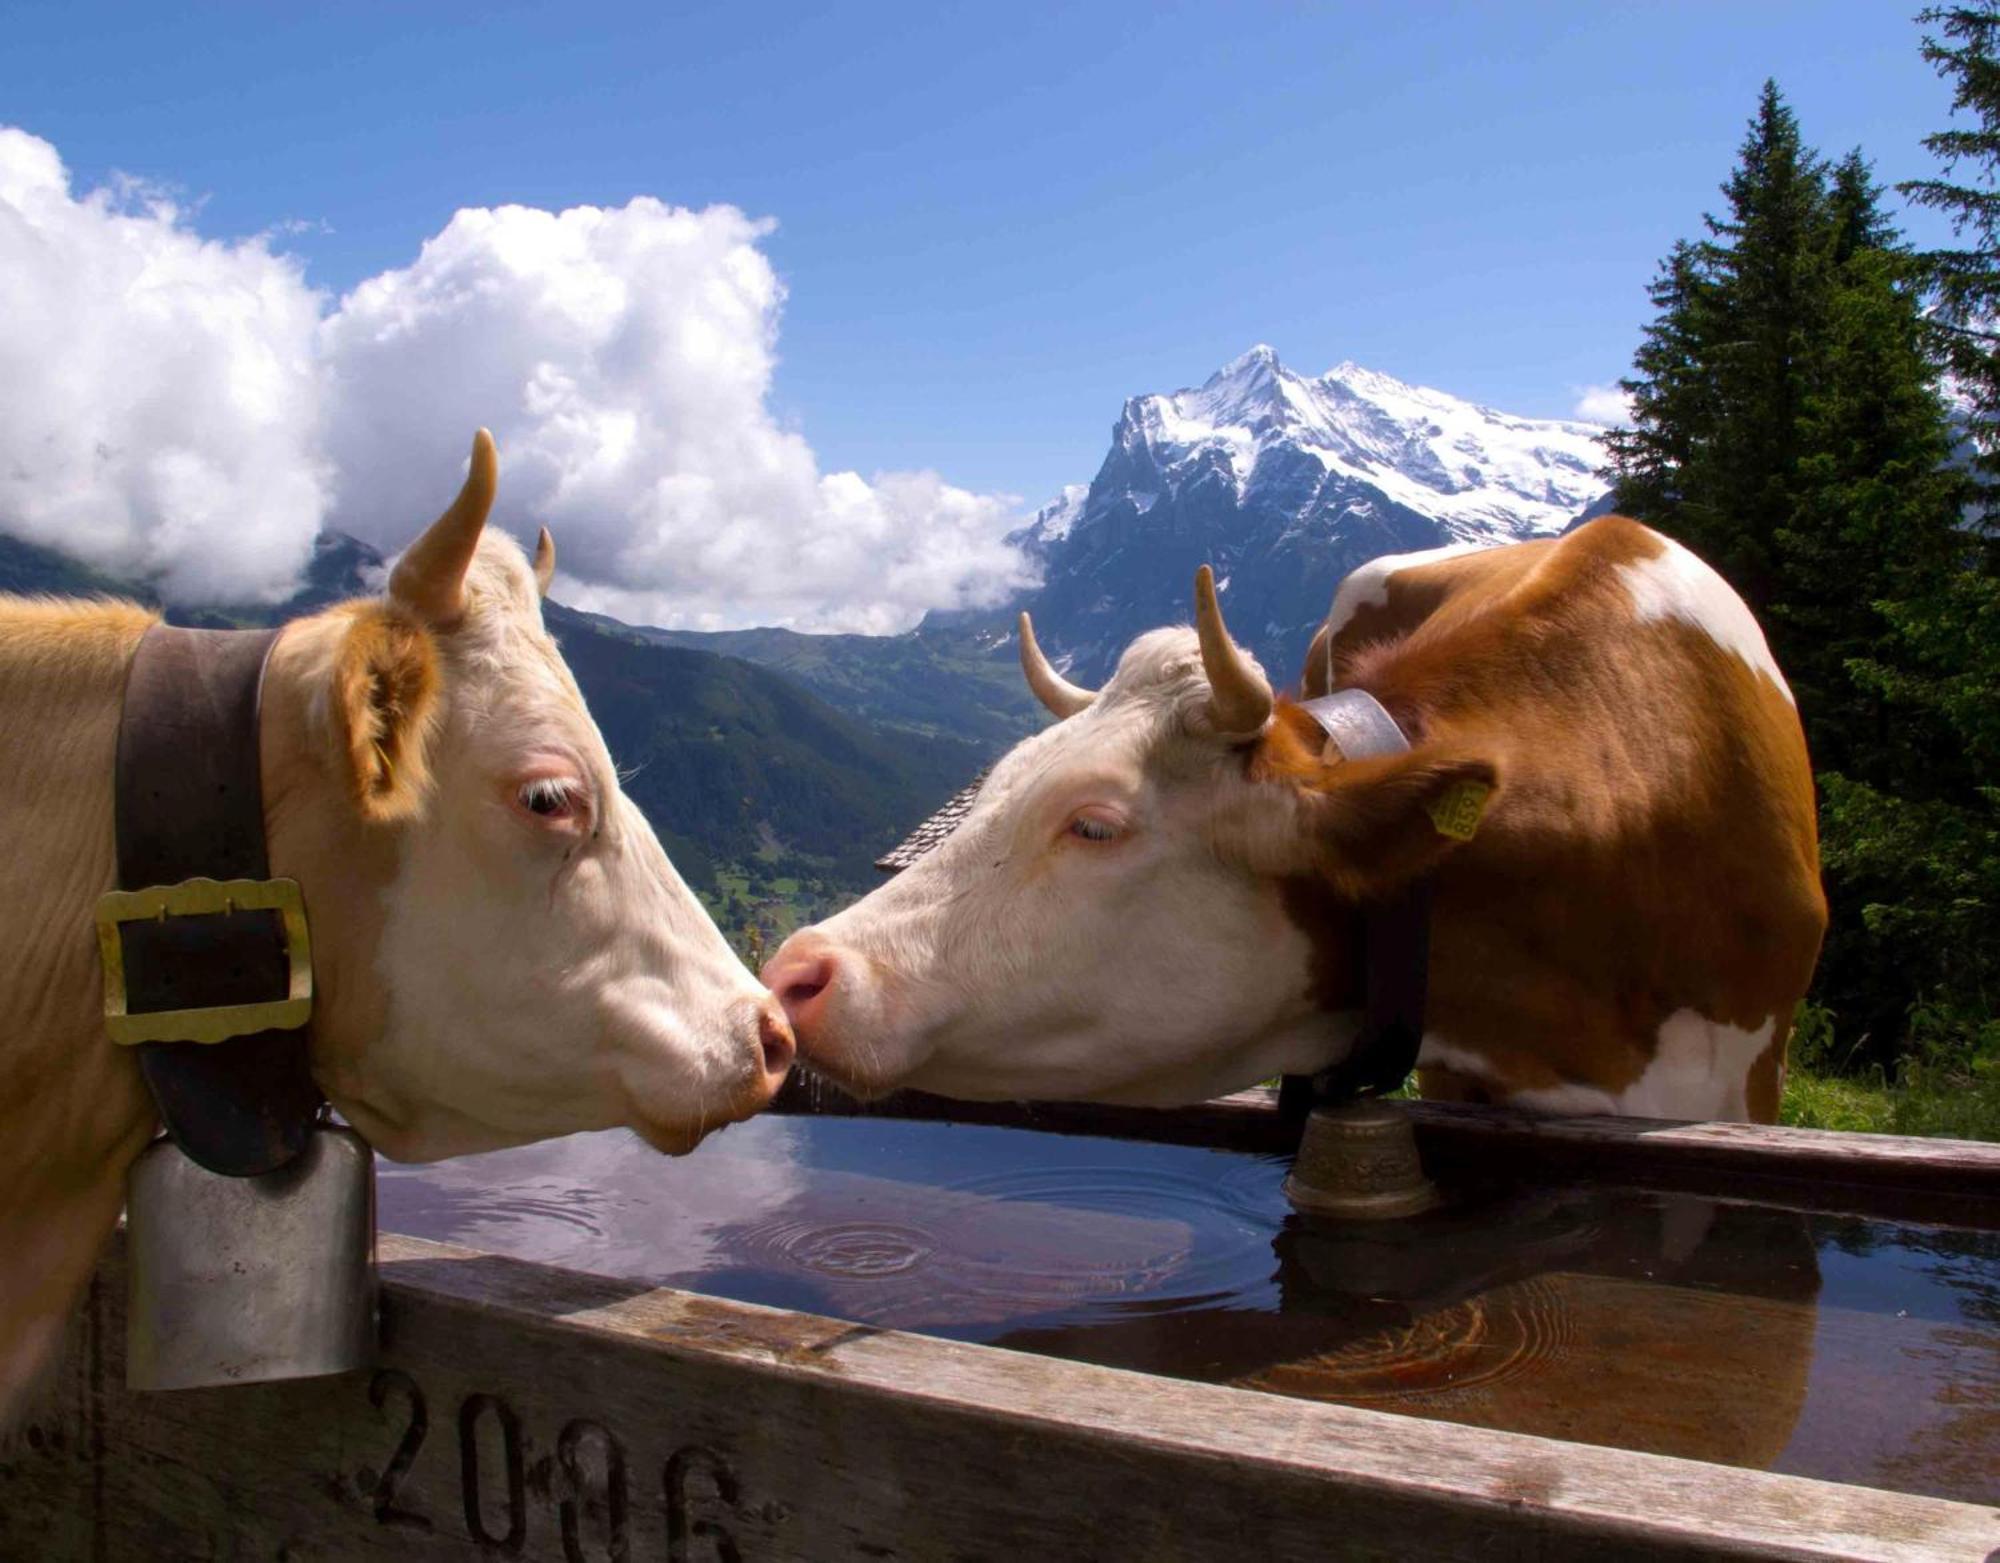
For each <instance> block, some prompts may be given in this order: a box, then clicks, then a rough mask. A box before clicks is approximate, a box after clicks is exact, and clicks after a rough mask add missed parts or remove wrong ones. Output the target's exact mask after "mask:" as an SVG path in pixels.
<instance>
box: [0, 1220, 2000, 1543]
mask: <svg viewBox="0 0 2000 1563" xmlns="http://www.w3.org/2000/svg"><path fill="white" fill-rule="evenodd" d="M382 1258H383V1277H384V1311H385V1337H384V1352H383V1359H382V1366H381V1368H380V1370H379V1371H377V1372H376V1373H374V1374H372V1375H370V1374H360V1375H348V1376H343V1377H340V1378H333V1379H323V1380H317V1381H309V1382H301V1383H293V1384H277V1385H259V1386H254V1387H245V1388H231V1389H221V1390H195V1391H181V1392H176V1393H171V1394H159V1395H150V1396H148V1395H132V1394H128V1393H126V1392H125V1391H124V1390H123V1389H122V1387H121V1385H122V1372H123V1350H122V1307H121V1305H120V1298H121V1297H122V1284H123V1278H122V1258H121V1256H120V1255H119V1254H118V1253H117V1252H115V1251H114V1253H113V1254H112V1255H111V1256H110V1257H109V1258H108V1259H107V1261H106V1263H105V1265H104V1266H103V1268H102V1270H101V1271H100V1276H99V1280H98V1283H97V1285H96V1287H95V1288H94V1290H93V1296H92V1301H91V1306H90V1307H89V1309H88V1310H87V1311H86V1314H85V1317H84V1318H83V1320H82V1321H81V1322H80V1325H79V1328H78V1331H77V1339H76V1341H75V1343H74V1349H73V1350H72V1352H71V1353H70V1356H69V1358H68V1360H67V1362H66V1365H65V1368H64V1372H63V1379H62V1385H61V1392H62V1397H63V1399H62V1406H61V1409H60V1411H59V1412H58V1413H56V1414H54V1415H51V1416H50V1417H47V1418H45V1419H43V1420H42V1421H39V1422H38V1423H36V1424H35V1426H34V1427H33V1428H31V1429H30V1430H29V1433H28V1436H27V1437H26V1438H25V1439H23V1440H22V1441H21V1442H20V1443H19V1444H18V1445H17V1446H16V1447H15V1448H14V1449H13V1450H12V1451H10V1452H9V1453H8V1454H6V1455H5V1456H4V1457H0V1557H5V1558H9V1559H13V1558H35V1559H89V1560H123V1559H129V1558H156V1557H157V1558H175V1559H179V1558H188V1559H211V1558H212V1559H228V1560H235V1559H253V1558H254V1559H287V1560H343V1563H344V1560H347V1559H367V1558H383V1559H387V1558H398V1559H411V1560H431V1559H491V1558H495V1557H501V1558H526V1559H565V1560H572V1563H573V1560H581V1559H592V1560H594V1559H605V1558H619V1559H634V1560H637V1559H673V1560H696V1559H700V1560H710V1559H742V1560H751V1559H778V1560H800V1563H808V1560H810V1563H839V1560H849V1559H854V1560H860V1559H913V1560H914V1559H922V1560H929V1559H987V1558H995V1559H998V1558H1009V1559H1012V1558H1105V1559H1119V1558H1133V1559H1139V1558H1144V1559H1164V1560H1174V1559H1224V1558H1227V1559H1237V1558H1242V1557H1246V1556H1252V1557H1258V1558H1271V1559H1288V1558H1328V1557H1336V1558H1349V1557H1351V1558H1392V1557H1393V1558H1410V1557H1419V1556H1422V1557H1438V1558H1449V1559H1468V1560H1469V1559H1480V1560H1487V1559H1514V1558H1521V1559H1526V1558H1538V1559H1539V1558H1597V1559H1613V1558H1617V1559H1625V1558H1666V1557H1683V1558H1686V1557H1714V1556H1739V1557H1758V1558H1819V1557H1856V1558H1884V1559H1889V1558H1894V1559H1908V1558H1967V1559H1983V1558H1986V1557H1987V1556H1988V1555H1989V1554H1990V1553H1991V1552H1992V1551H1993V1550H1994V1549H1995V1548H1996V1547H2000V1511H1996V1510H1993V1509H1986V1508H1979V1507H1975V1506H1971V1505H1965V1504H1956V1503H1947V1502H1942V1501H1938V1500H1935V1499H1924V1498H1911V1497H1905V1496H1901V1495H1897V1494H1891V1493H1885V1492H1877V1491H1872V1490H1869V1489H1865V1488H1852V1487H1840V1486H1834V1485H1830V1484H1826V1483H1820V1482H1810V1481H1803V1480H1800V1479H1797V1478H1791V1477H1780V1476H1770V1475H1765V1474H1762V1473H1756V1472H1746V1471H1737V1470H1730V1469H1726V1468H1723V1467H1716V1466H1709V1465H1704V1464H1700V1463H1696V1462H1692V1461H1684V1460H1674V1459H1665V1458H1658V1457H1652V1456H1644V1455H1634V1454H1628V1453H1623V1452H1620V1451H1616V1450H1608V1449H1593V1448H1588V1447H1584V1446H1580V1445H1573V1444H1566V1443H1560V1442H1556V1441H1553V1440H1549V1439H1543V1438H1536V1437H1529V1436H1525V1435H1519V1434H1510V1433H1498V1432H1491V1431H1486V1430H1483V1429H1479V1428H1472V1427H1461V1426H1453V1425H1449V1424H1445V1423H1436V1422H1427V1421H1421V1420H1418V1419H1415V1418H1410V1417H1400V1416H1394V1415H1389V1414H1385V1413H1379V1412H1371V1411H1366V1410H1358V1409H1352V1408H1347V1407H1341V1406H1332V1405H1321V1404H1314V1403H1310V1402H1302V1401H1290V1400H1286V1399H1283V1398H1280V1397H1276V1396H1270V1395H1264V1394H1258V1393H1254V1392H1250V1391H1245V1390H1238V1389H1228V1388H1222V1387H1216V1386H1208V1385H1198V1384H1182V1383H1175V1382H1171V1381H1167V1380H1160V1379H1154V1378H1149V1377H1147V1376H1144V1375H1139V1374H1132V1373H1125V1372H1120V1371H1117V1370H1114V1369H1108V1368H1096V1367H1087V1366H1082V1365H1078V1364H1074V1363H1065V1362H1057V1361H1051V1360H1047V1359H1043V1358H1038V1357H1033V1356H1028V1355H1024V1354H1017V1353H1012V1352H1004V1351H996V1350H993V1349H990V1348H983V1347H978V1346H968V1345H962V1344H957V1343H953V1342H947V1341H937V1340H930V1339H925V1338H922V1337H917V1336H910V1335H902V1334H898V1333H895V1332H887V1331H873V1330H868V1329H865V1328H859V1327H856V1326H852V1325H846V1324H841V1323H838V1322H835V1321H832V1320H827V1319H821V1318H816V1317H813V1316H810V1315H805V1314H796V1313H786V1312H782V1311H779V1310H773V1309H766V1308H757V1307H752V1306H749V1305H746V1304H738V1303H729V1302H722V1301H717V1300H714V1299H709V1298H703V1297H698V1296H694V1295H692V1294H688V1293H683V1292H674V1291H666V1290H648V1289H643V1288H637V1287H634V1286H632V1285H628V1284H624V1283H620V1282H616V1281H609V1280H603V1279H597V1278H593V1277H588V1276H580V1275H575V1274H572V1273H567V1272H563V1271H555V1270H549V1269H546V1268H543V1267H540V1266H535V1265H530V1264H525V1263H521V1262H518V1261H513V1260H507V1259H500V1258H495V1257H492V1256H487V1255H481V1254H475V1253H472V1252H470V1251H467V1250H463V1249H454V1248H447V1247H444V1246H441V1245H437V1244H431V1243H422V1242H417V1241H414V1240H411V1239H404V1238H385V1239H384V1240H383V1244H382Z"/></svg>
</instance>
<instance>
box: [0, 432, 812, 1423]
mask: <svg viewBox="0 0 2000 1563" xmlns="http://www.w3.org/2000/svg"><path fill="white" fill-rule="evenodd" d="M496 478H497V469H496V458H495V454H494V450H493V443H492V441H491V440H490V439H489V438H488V437H487V436H486V435H485V434H484V432H482V433H481V434H480V436H479V439H478V440H477V441H476V442H475V444H474V447H473V456H472V467H471V472H470V476H469V477H468V479H467V481H466V484H465V488H464V491H463V492H462V493H461V494H460V496H459V498H458V499H457V501H456V502H455V503H454V504H453V505H452V507H451V508H450V509H449V510H447V511H446V512H445V514H444V515H443V516H442V517H441V518H440V519H439V520H438V521H437V522H436V524H435V525H433V526H432V527H431V528H430V529H429V530H428V531H427V532H425V533H424V535H423V536H422V537H421V538H419V539H418V540H417V542H416V543H415V544H414V545H413V546H412V547H411V548H410V549H409V551H408V552H407V553H406V554H405V555H404V556H403V558H402V560H401V562H400V563H399V565H398V566H397V568H396V570H395V572H394V574H393V575H392V576H391V578H390V582H389V587H388V591H387V593H386V594H385V595H384V596H383V597H382V598H380V599H377V600H365V601H354V602H347V603H343V604H341V605H339V606H337V607H334V608H330V609H328V610H327V611H325V612H323V613H320V614H318V615H316V616H314V617H312V618H308V619H303V620H300V621H298V622H296V623H294V624H292V625H290V626H289V627H287V628H286V629H285V631H284V633H283V634H282V636H281V637H280V638H279V640H278V642H277V645H276V647H275V648H274V649H273V651H272V654H271V658H270V661H269V664H268V668H267V671H266V675H265V682H264V695H263V724H262V735H261V740H260V749H261V754H260V762H261V770H262V776H263V791H264V803H265V816H266V829H267V836H268V841H269V847H270V861H271V870H272V872H273V874H276V875H282V876H289V877H291V878H293V879H296V880H297V881H299V883H300V885H301V887H302V889H303V892H304V898H305V902H306V906H307V909H308V912H309V914H310V917H311V920H312V941H313V950H314V964H315V968H316V971H315V975H316V987H317V993H316V997H315V1008H314V1016H313V1022H312V1028H311V1052H312V1062H313V1070H314V1073H315V1075H316V1076H317V1078H318V1080H319V1083H320V1085H321V1087H322V1088H323V1089H324V1090H325V1092H326V1094H327V1096H328V1097H329V1098H330V1099H331V1100H332V1101H333V1103H334V1105H335V1106H336V1107H338V1108H339V1109H340V1111H341V1112H342V1113H343V1114H344V1115H345V1116H346V1117H347V1118H348V1119H349V1121H351V1122H352V1123H353V1124H354V1125H355V1126H356V1127H357V1128H358V1129H359V1130H360V1131H361V1132H362V1133H363V1134H365V1135H366V1136H367V1137H368V1139H369V1140H370V1141H371V1142H373V1144H374V1145H376V1146H377V1147H378V1148H379V1149H381V1150H382V1151H383V1152H385V1153H386V1154H388V1155H390V1156H394V1157H397V1158H399V1159H404V1160H432V1159H435V1158H438V1157H443V1156H452V1155H457V1154H460V1153H462V1152H466V1151H476V1150H482V1149H486V1148H488V1147H492V1146H500V1145H508V1144H515V1143H518V1142H521V1141H525V1140H535V1139H540V1138H543V1137H546V1136H550V1135H558V1134H568V1133H571V1132H573V1131H576V1130H580V1129H597V1128H607V1127H611V1126H615V1125H629V1126H631V1127H632V1128H634V1129H636V1130H637V1131H638V1132H639V1133H640V1134H642V1135H643V1136H644V1137H645V1138H646V1139H647V1140H649V1141H650V1142H651V1143H652V1144H654V1145H655V1146H657V1147H659V1148H660V1149H662V1150H666V1151H673V1152H680V1151H686V1150H689V1149H691V1148H692V1147H693V1146H694V1145H695V1144H696V1143H697V1142H698V1141H699V1140H700V1139H701V1138H702V1136H703V1134H704V1133H705V1132H706V1131H708V1130H710V1129H713V1128H715V1127H718V1126H719V1125H721V1124H724V1123H727V1122H730V1121H731V1120H733V1119H737V1118H742V1117H744V1116H746V1115H748V1114H750V1113H753V1112H755V1111H757V1109H759V1108H760V1107H762V1106H763V1105H764V1104H765V1103H766V1102H767V1101H769V1099H770V1097H771V1095H772V1093H773V1092H774V1091H775V1090H776V1088H777V1086H778V1083H779V1082H780V1081H781V1080H782V1079H783V1077H784V1074H785V1071H786V1068H787V1066H788V1064H789V1063H790V1059H791V1054H792V1039H791V1035H790V1032H789V1030H788V1028H787V1027H786V1025H785V1021H784V1018H783V1015H782V1013H781V1012H780V1011H779V1010H778V1008H777V1006H776V1005H775V1004H774V1003H773V1002H772V1001H771V999H770V998H769V997H768V996H767V995H766V994H765V993H764V991H763V990H762V988H761V987H759V986H758V984H757V983H756V981H755V980H754V979H753V978H752V976H751V975H750V973H749V972H748V971H747V970H746V969H745V968H744V967H743V965H742V963H741V962H740V961H739V960H737V958H736V957H735V956H734V955H733V954H732V953H731V952H730V950H729V947H728V945H727V944H726V943H725V942H724V941H723V939H722V936H721V934H720V933H718V932H717V931H716V928H715V926H714V924H712V923H711V922H710V921H709V919H708V917H707V915H706V914H705V913H704V912H703V911H702V909H701V906H700V904H699V903H698V902H697V901H696V900H695V898H694V896H693V894H692V893H691V892H690V891H689V890H688V888H687V887H686V885H685V884H683V883H682V881H681V879H680V877H679V876H678V875H677V874H676V873H675V872H674V869H673V866H672V865H671V864H670V863H669V862H668V861H667V857H666V854H665V853H664V852H663V851H662V850H661V848H660V844H659V842H658V840H657V839H656V838H655V837H654V835H653V832H652V829H651V828H650V827H649V826H648V825H647V823H646V821H645V819H644V818H643V817H642V816H641V815H640V813H639V811H638V809H637V808H636V807H635V806H634V805H633V804H632V803H631V802H630V800H629V799H627V798H626V797H625V795H624V793H623V792H621V791H620V789H619V785H618V775H617V772H616V771H615V769H614V768H613V766H612V763H611V757H610V755H609V754H608V753H607V752H606V750H605V746H604V740H603V739H602V737H600V736H599V734H598V731H597V728H596V726H595V724H594V723H592V721H591V719H590V714H589V712H588V711H586V710H585V709H584V703H583V698H582V696H581V695H580V694H579V693H578V691H577V687H576V683H575V680H574V679H573V678H572V677H571V676H570V673H569V670H568V668H567V667H566V666H564V664H563V660H562V656H561V654H560V653H559V652H558V651H557V649H556V646H555V643H554V642H553V641H552V640H551V639H550V638H549V635H548V632H547V631H546V630H545V629H544V627H543V624H542V613H541V597H540V594H541V591H543V590H545V589H546V587H547V584H548V579H549V576H550V574H551V573H552V572H553V569H554V552H553V548H552V546H551V545H550V543H549V541H548V534H547V533H546V532H544V533H543V534H542V541H541V546H540V548H539V549H538V551H537V555H536V558H535V561H534V564H533V565H532V566H531V565H530V563H529V561H528V560H527V558H526V557H525V556H524V555H523V553H522V551H521V549H520V548H519V547H518V546H516V544H515V543H514V542H513V541H512V540H510V539H509V538H507V537H505V536H503V535H500V534H499V533H497V532H495V533H487V532H486V531H485V530H484V523H485V519H486V514H487V510H488V508H489V507H490V505H491V503H492V500H493V493H494V486H495V482H496ZM153 617H154V616H153V615H152V614H150V613H148V612H146V611H144V610H142V609H140V608H136V607H133V606H130V605H128V604H123V603H113V602H54V601H26V600H22V599H18V598H0V734H4V735H5V738H4V742H0V811H4V812H3V813H0V817H4V819H5V821H6V824H7V836H8V844H7V849H6V851H5V852H4V853H0V940H3V941H4V944H5V947H6V952H7V955H6V960H5V962H4V964H0V1255H4V1256H5V1257H4V1259H0V1424H4V1421H5V1417H6V1412H7V1407H8V1403H9V1401H10V1399H14V1398H16V1397H17V1396H18V1393H19V1391H20V1389H21V1387H22V1385H23V1384H24V1383H25V1382H26V1380H27V1379H28V1377H29V1375H30V1374H31V1373H32V1372H33V1370H34V1367H35V1364H36V1362H37V1361H38V1359H40V1358H42V1357H44V1356H45V1355H46V1351H47V1347H48V1345H49V1343H50V1342H51V1341H52V1340H53V1339H54V1337H55V1336H56V1335H57V1334H58V1333H59V1332H60V1330H61V1327H62V1323H63V1320H64V1318H65V1317H66V1315H67V1313H68V1311H69V1308H70V1306H71V1304H72V1301H73V1299H74V1297H75V1295H76V1293H77V1290H78V1288H79V1287H80V1286H81V1285H82V1283H83V1280H84V1278H85V1276H86V1275H87V1274H88V1272H89V1269H90V1265H91V1263H92V1261H93V1259H94V1256H95V1254H96V1251H97V1249H98V1247H99V1246H100V1244H101V1243H102V1241H103V1239H104V1237H105V1234H106V1233H107V1232H108V1231H109V1229H110V1227H111V1225H112V1223H113V1222H114V1221H115V1220H116V1218H117V1215H118V1211H119V1206H120V1204H121V1202H122V1199H123V1192H124V1179H125V1172H126V1168H127V1166H128V1164H129V1163H130V1162H131V1160H132V1158H133V1157H134V1156H136V1155H137V1154H138V1152H139V1151H140V1150H141V1149H142V1148H143V1147H144V1145H145V1144H146V1142H147V1140H148V1139H149V1138H150V1137H151V1136H152V1134H153V1133H154V1126H155V1121H156V1120H155V1115H154V1111H153V1105H152V1101H151V1099H150V1097H149V1096H148V1095H147V1092H146V1088H145V1086H144V1084H143V1083H142V1081H141V1078H140V1074H139V1070H138V1067H137V1064H136V1062H135V1060H134V1058H133V1057H132V1056H131V1054H130V1051H129V1050H127V1049H124V1048H119V1047H114V1046H113V1045H111V1043H109V1042H108V1041H107V1040H106V1037H105V1027H104V1019H103V997H102V984H101V979H100V974H99V968H98V953H97V943H96V937H95V932H94V924H93V920H92V912H93V907H94V904H95V902H96V900H97V897H98V895H99V893H100V892H102V891H104V890H106V889H108V888H110V887H111V886H112V885H113V883H114V860H113V846H114V831H113V811H112V784H113V759H114V753H115V749H116V743H117V736H118V727H119V713H120V708H121V704H122V699H123V692H124V686H125V674H126V669H127V667H128V666H129V664H130V662H131V659H132V655H133V651H134V648H135V647H136V645H137V644H138V641H139V638H140V636H141V635H142V634H143V633H144V632H145V630H146V628H147V626H148V625H149V624H150V623H151V622H152V621H153Z"/></svg>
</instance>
